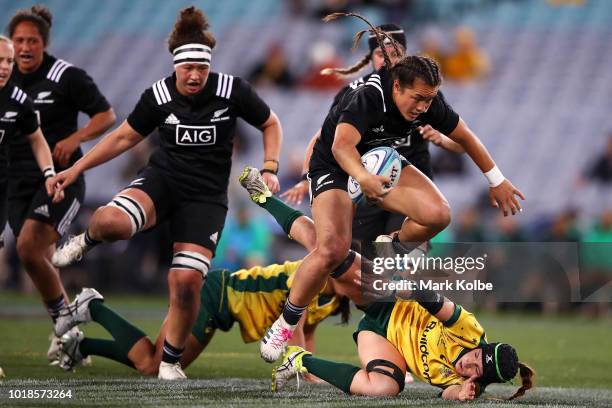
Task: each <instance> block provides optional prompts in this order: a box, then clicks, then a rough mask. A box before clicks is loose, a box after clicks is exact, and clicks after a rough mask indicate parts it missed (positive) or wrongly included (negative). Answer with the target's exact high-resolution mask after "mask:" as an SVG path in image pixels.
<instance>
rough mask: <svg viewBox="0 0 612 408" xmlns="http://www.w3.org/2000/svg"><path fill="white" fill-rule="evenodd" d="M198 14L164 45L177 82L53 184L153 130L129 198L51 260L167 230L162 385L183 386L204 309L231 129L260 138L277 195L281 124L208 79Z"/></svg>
mask: <svg viewBox="0 0 612 408" xmlns="http://www.w3.org/2000/svg"><path fill="white" fill-rule="evenodd" d="M207 29H208V21H207V19H206V17H205V16H204V14H203V13H202V11H200V10H199V9H197V8H195V7H188V8H185V9H183V10H181V11H180V15H179V18H178V20H177V22H176V23H175V26H174V29H173V31H172V33H171V34H170V37H169V39H168V49H169V51H170V53H171V54H172V57H173V62H174V68H175V72H174V73H173V74H172V75H170V76H168V77H166V78H163V79H160V80H159V81H157V82H155V83H154V84H153V86H152V87H151V88H149V89H147V90H146V91H145V92H144V93H143V94H142V96H141V98H140V101H139V102H138V104H137V105H136V107H135V108H134V110H133V111H132V113H131V114H130V115H129V117H128V119H127V120H126V121H125V122H123V123H122V124H121V126H119V127H118V128H117V129H115V130H114V131H113V132H111V133H110V134H109V135H107V136H106V137H105V138H104V140H102V141H101V142H100V143H98V144H97V145H96V146H95V147H94V148H93V149H92V150H91V151H89V152H88V153H87V154H86V155H85V156H84V157H83V158H82V159H81V160H79V161H78V162H77V163H75V164H74V166H72V167H71V168H70V169H68V170H66V171H64V172H62V173H60V174H58V175H57V183H58V184H59V186H58V190H60V191H61V190H62V189H64V188H66V187H68V186H70V185H71V184H72V183H73V182H74V181H75V180H76V179H77V178H78V177H79V175H80V174H82V173H83V172H84V171H86V170H87V169H90V168H92V167H95V166H98V165H100V164H102V163H105V162H107V161H109V160H111V159H113V158H114V157H116V156H118V155H120V154H121V153H123V152H125V151H126V150H128V149H130V148H131V147H132V146H134V145H136V144H137V143H139V142H140V141H142V140H143V139H144V138H145V137H146V136H147V135H149V134H150V133H151V132H153V131H154V130H155V129H158V131H159V134H160V140H161V142H160V147H159V148H158V149H157V150H156V151H155V152H154V153H153V154H152V156H151V159H150V161H149V164H148V166H147V167H146V168H145V169H143V170H142V171H141V172H140V173H139V174H138V178H137V179H135V180H134V181H133V182H132V183H131V184H130V185H129V186H128V187H127V188H126V189H125V190H123V191H121V192H120V193H119V194H117V195H116V196H115V197H114V198H113V200H112V202H111V203H109V204H108V205H107V206H104V207H101V208H99V209H98V210H97V211H96V212H95V213H94V215H93V217H92V219H91V221H90V225H89V227H88V228H87V230H86V231H85V233H83V234H81V235H79V236H77V237H75V238H73V239H71V240H70V241H68V242H67V243H66V244H65V245H64V246H63V247H62V248H60V249H59V250H58V251H57V252H56V253H55V254H54V256H53V262H54V264H55V265H67V264H70V263H72V262H74V261H76V260H78V259H80V258H81V257H82V255H83V254H84V253H85V252H86V251H87V250H89V249H90V248H92V247H94V246H95V245H97V244H99V243H100V242H102V241H105V242H109V241H116V240H125V239H129V238H130V237H132V236H133V235H134V234H135V233H137V232H139V231H143V230H146V229H149V228H152V227H154V226H155V225H157V224H158V223H161V222H163V221H165V220H168V221H169V222H170V230H171V237H172V241H173V252H174V255H173V259H172V265H171V267H170V271H169V273H168V286H169V292H170V293H169V297H170V307H169V310H168V318H167V330H166V333H165V340H164V341H163V355H162V361H161V363H160V366H159V378H162V379H182V378H185V374H184V373H183V371H182V369H181V365H180V359H181V356H182V353H183V350H184V348H185V344H186V342H187V339H188V337H189V334H190V332H191V329H192V327H193V325H194V323H195V321H196V319H197V315H198V310H199V307H200V291H201V288H202V284H203V280H204V279H205V278H206V275H207V273H208V269H209V267H210V260H211V259H212V257H213V256H214V253H215V248H216V246H217V242H218V241H219V239H220V235H221V231H222V229H223V225H224V223H225V217H226V214H227V186H228V178H229V174H230V170H231V164H232V150H233V137H234V133H235V132H234V131H235V127H236V120H237V119H238V118H239V117H241V118H243V119H244V120H246V121H247V122H248V123H249V124H251V125H252V126H255V127H257V128H259V129H260V130H261V132H262V134H263V146H264V165H263V168H264V170H263V171H264V172H265V174H264V179H265V182H266V184H267V185H268V186H269V187H270V190H272V192H277V191H278V190H279V184H278V178H277V177H276V173H277V171H278V159H279V154H280V145H281V139H282V130H281V125H280V121H279V120H278V117H277V116H276V114H274V112H272V111H271V110H270V108H269V107H268V105H267V104H266V103H265V102H264V101H263V100H262V99H261V98H260V97H259V96H258V95H257V93H255V91H254V90H253V89H252V88H251V86H250V85H249V84H248V83H247V82H246V81H244V80H242V79H241V78H238V77H234V76H232V75H228V74H222V73H217V72H211V71H210V64H211V58H212V50H213V48H214V46H215V39H214V37H213V35H212V34H211V33H210V32H209V31H207Z"/></svg>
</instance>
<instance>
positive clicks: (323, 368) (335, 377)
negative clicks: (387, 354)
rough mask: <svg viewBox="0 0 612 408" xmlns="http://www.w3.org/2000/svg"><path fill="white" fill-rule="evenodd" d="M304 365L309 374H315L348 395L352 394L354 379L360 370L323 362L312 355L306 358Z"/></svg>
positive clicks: (340, 364) (343, 364) (341, 364)
mask: <svg viewBox="0 0 612 408" xmlns="http://www.w3.org/2000/svg"><path fill="white" fill-rule="evenodd" d="M302 363H303V365H304V367H306V368H307V369H308V372H309V373H311V374H314V375H316V376H317V377H319V378H320V379H322V380H325V381H327V382H328V383H330V384H331V385H334V386H336V387H338V388H340V389H341V390H342V391H344V392H346V393H347V394H350V392H351V383H352V382H353V377H355V374H357V371H359V370H360V369H359V367H356V366H354V365H351V364H345V363H336V362H333V361H328V360H322V359H320V358H316V357H313V356H310V355H309V356H304V357H303V359H302Z"/></svg>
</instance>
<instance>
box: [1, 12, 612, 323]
mask: <svg viewBox="0 0 612 408" xmlns="http://www.w3.org/2000/svg"><path fill="white" fill-rule="evenodd" d="M37 3H41V4H45V5H47V6H48V7H49V8H50V9H51V11H52V12H53V15H54V21H53V28H52V32H51V43H50V46H49V50H48V51H49V52H50V53H52V54H53V55H55V56H57V57H59V58H62V59H65V60H67V61H69V62H71V63H73V64H75V65H77V66H79V67H81V68H83V69H85V70H86V71H87V72H88V73H89V74H90V75H91V76H92V77H93V78H94V80H95V81H96V83H97V84H98V86H99V87H100V89H101V91H102V93H103V94H105V95H106V97H107V98H108V100H109V101H110V103H111V104H112V106H113V108H114V109H115V112H116V113H117V116H118V123H119V122H120V121H122V120H124V119H125V118H126V116H127V115H128V114H129V112H130V111H131V109H132V108H133V106H134V105H135V103H136V101H137V100H138V98H139V96H140V94H141V92H142V91H143V90H144V89H146V88H147V87H149V86H150V85H151V84H152V83H153V82H155V81H156V80H158V79H160V78H162V77H164V76H167V75H169V74H170V73H171V72H172V70H173V67H172V63H171V62H172V61H171V58H170V55H169V53H168V51H167V47H166V42H165V41H166V37H167V35H168V34H169V32H170V31H171V28H172V25H173V23H174V20H175V18H176V16H177V13H178V10H179V9H180V8H182V7H184V6H187V5H190V4H195V5H197V6H198V7H200V8H202V9H203V10H204V12H205V13H206V14H207V16H208V17H209V21H210V22H211V31H212V32H213V33H214V35H215V36H216V38H217V47H216V48H215V50H214V52H213V65H212V69H213V70H214V71H218V72H224V73H230V74H232V75H236V76H241V77H243V78H246V79H248V80H249V81H251V83H252V84H253V85H254V86H255V87H256V88H257V89H258V91H259V92H260V95H261V96H262V97H263V98H264V100H266V102H267V103H268V104H269V105H270V106H271V108H272V109H273V110H274V111H275V112H276V113H277V114H278V116H279V117H280V119H281V122H282V125H283V129H284V143H283V150H282V156H281V157H282V159H281V167H280V169H281V170H280V174H279V176H280V180H281V190H282V191H284V190H286V189H288V188H290V187H291V186H293V185H294V184H295V183H296V182H298V181H299V179H300V175H301V166H302V158H303V154H304V150H305V147H306V145H307V143H308V141H309V140H310V138H311V137H312V135H313V134H314V132H315V131H316V130H317V129H318V128H319V127H320V126H321V124H322V123H323V119H324V118H325V115H326V113H327V111H328V109H329V107H330V105H331V101H332V99H333V96H334V94H335V93H336V92H337V91H338V90H339V89H340V88H341V87H342V86H343V85H344V84H345V81H344V80H343V79H339V78H334V77H321V76H320V75H319V74H318V72H319V70H320V69H321V68H323V67H329V66H349V65H352V64H353V63H354V62H356V61H357V60H359V59H361V56H362V55H363V54H364V53H366V52H367V44H366V42H365V41H362V46H361V48H359V49H358V50H356V51H354V52H352V51H351V41H352V36H353V34H354V33H355V32H357V31H359V30H361V29H363V28H364V27H363V25H362V24H361V23H360V22H357V21H356V20H355V21H353V20H352V19H342V20H338V21H335V22H332V23H328V24H325V23H323V22H322V21H321V18H322V17H323V16H325V15H326V14H328V13H329V12H333V11H348V10H350V11H355V12H358V13H361V14H362V15H364V16H366V17H367V18H368V19H369V20H370V21H372V22H373V23H374V24H376V25H378V24H383V23H396V24H400V25H402V26H403V27H404V28H405V30H406V33H407V37H408V47H407V48H408V52H409V53H425V54H427V55H430V56H432V57H434V58H436V59H437V60H438V62H439V63H440V64H441V66H442V69H443V74H444V77H445V83H444V84H443V87H442V89H443V91H444V94H445V96H446V99H447V100H448V101H449V102H450V103H451V105H452V106H453V107H454V109H455V110H456V111H457V112H459V113H460V115H461V116H462V117H463V119H464V120H465V121H466V122H467V123H468V125H469V126H470V127H471V128H472V129H473V130H474V132H475V133H476V134H477V135H478V136H479V137H480V138H481V139H482V141H483V142H484V144H485V145H486V146H487V147H488V149H489V151H490V152H491V153H492V155H493V157H494V158H495V160H496V162H497V164H498V166H499V167H500V168H501V169H502V171H503V172H504V174H505V175H506V176H507V177H508V178H509V179H510V180H512V182H513V183H514V184H515V185H516V186H517V187H518V188H519V189H520V190H521V191H522V192H523V193H524V194H525V196H526V197H527V201H526V202H525V203H524V209H525V210H524V212H523V213H522V214H521V215H520V216H518V217H509V218H503V217H501V216H500V215H499V211H497V210H494V209H492V208H490V206H489V204H488V198H487V191H488V190H487V182H486V180H485V179H484V177H483V176H482V175H481V174H480V171H479V170H478V169H477V168H476V166H475V165H474V164H473V163H472V162H471V160H470V159H469V157H467V156H457V155H453V154H450V153H447V152H444V151H442V150H440V149H439V148H437V147H435V146H430V152H431V154H432V158H433V166H434V174H435V182H436V184H437V185H438V187H439V188H440V189H441V191H442V192H443V193H444V194H445V196H446V197H447V199H448V201H449V203H450V205H451V208H452V211H453V221H452V223H451V226H450V227H449V228H448V229H447V230H446V231H444V232H443V233H442V234H440V236H438V237H437V240H438V241H442V242H454V241H457V242H459V241H465V242H470V241H492V242H496V241H501V242H509V241H512V242H514V241H547V242H558V241H564V242H565V241H570V242H577V243H582V244H583V245H584V244H585V243H606V242H607V243H611V242H612V114H611V112H612V68H611V67H612V2H611V1H608V0H360V1H358V0H311V1H307V0H285V1H279V0H250V1H242V0H224V1H212V0H210V1H153V0H130V1H124V0H105V1H104V2H100V1H96V0H80V1H69V0H51V1H40V2H32V1H21V0H17V1H16V0H0V10H2V13H1V14H0V27H2V30H3V31H4V30H5V27H6V24H7V23H8V20H9V19H10V17H11V16H12V14H13V13H14V12H15V11H16V10H17V9H19V8H23V7H29V6H31V5H33V4H37ZM369 70H370V68H369V67H368V68H366V69H364V70H363V71H362V72H361V73H360V74H359V75H362V74H366V73H367V72H369ZM359 75H358V76H359ZM237 132H238V133H237V140H238V143H236V149H235V153H234V172H233V174H234V176H233V178H232V180H231V183H230V186H231V192H230V195H231V196H230V213H229V215H228V219H227V223H226V228H225V230H224V234H223V237H222V241H221V243H220V246H219V249H218V254H217V257H216V258H215V260H214V262H213V265H214V266H216V267H224V268H229V269H231V270H235V269H239V268H241V267H245V266H251V265H255V264H262V263H271V262H281V261H283V260H285V259H297V258H299V257H302V256H303V255H304V251H303V250H301V249H300V248H299V247H298V246H297V245H295V244H292V243H291V242H290V241H289V240H288V239H287V237H285V235H284V234H283V232H282V230H281V229H280V228H279V227H278V226H277V225H276V224H275V222H274V220H273V219H272V218H271V217H269V216H268V215H267V213H265V212H264V211H262V210H261V209H259V208H257V207H256V206H254V205H253V204H251V203H250V202H249V201H248V197H247V195H246V193H245V192H244V191H243V190H242V189H241V187H240V186H239V185H238V183H237V181H236V177H237V176H238V174H239V173H240V171H241V169H242V168H243V166H244V165H247V164H249V165H255V166H259V165H261V163H262V160H263V158H262V149H261V140H260V139H261V137H260V134H259V133H258V132H257V131H256V130H254V129H252V128H250V127H249V126H247V125H245V124H241V125H239V126H238V130H237ZM92 145H93V144H91V143H89V144H87V145H85V146H84V147H85V149H88V148H90V147H91V146H92ZM155 145H156V141H155V136H152V137H149V138H148V139H147V140H146V142H144V143H141V144H140V145H138V147H137V148H135V149H133V150H131V151H130V152H128V153H126V154H124V155H123V156H121V157H119V158H117V159H115V160H113V161H112V162H110V163H107V164H105V165H103V166H101V167H99V168H97V169H94V170H92V171H90V172H88V173H87V175H86V178H87V183H88V184H87V194H86V203H85V206H84V207H82V209H81V211H80V213H79V215H78V217H77V219H76V220H75V222H74V223H73V225H72V228H71V230H72V231H71V232H72V233H78V232H81V231H82V230H83V229H84V227H85V226H86V225H87V222H88V220H89V218H90V216H91V213H92V211H93V210H95V208H97V207H98V206H100V205H104V204H106V203H107V202H108V201H109V199H110V198H111V197H112V196H113V195H114V194H115V193H116V192H117V191H119V190H120V189H121V188H122V187H124V186H125V185H127V184H128V183H129V181H131V179H133V177H134V175H135V174H136V172H137V171H138V170H139V169H140V168H141V167H142V166H144V165H145V164H146V161H147V158H148V155H149V154H150V151H151V149H154V148H155ZM300 209H301V210H303V211H304V212H305V213H307V214H309V213H310V211H309V209H308V206H307V205H306V204H302V206H301V207H300ZM6 236H7V248H6V249H4V250H2V251H0V289H2V290H5V289H8V290H15V291H31V290H32V289H31V288H30V286H31V284H30V282H29V279H28V278H27V276H26V275H25V273H24V272H23V271H22V270H21V266H20V265H19V261H18V259H17V256H16V254H15V252H14V242H13V241H12V238H11V234H10V231H8V230H7V232H6ZM610 248H612V246H611V245H607V246H606V245H604V246H603V247H599V253H598V255H597V256H595V257H594V258H595V260H592V264H590V266H589V268H590V269H589V271H591V272H592V276H591V275H589V276H590V278H589V279H591V280H592V282H594V283H592V285H593V288H594V290H601V291H603V292H600V295H601V294H603V296H604V297H603V299H608V302H609V301H610V299H611V291H612V289H611V287H612V276H611V275H610V273H611V271H612V251H610ZM170 260H171V246H170V242H169V240H168V237H167V232H166V228H165V226H164V225H162V226H160V227H158V228H156V229H155V230H154V231H152V232H149V233H145V234H139V235H138V236H137V237H135V238H134V239H132V240H131V241H129V242H118V243H115V244H112V245H101V246H99V247H97V248H96V249H94V250H93V251H92V252H91V253H90V254H88V256H87V258H86V259H85V260H84V261H83V262H81V263H79V264H77V265H76V266H74V267H71V268H67V269H66V270H64V271H62V276H63V280H64V282H65V283H66V287H67V288H70V289H69V290H73V291H74V290H76V288H80V287H81V286H95V287H97V288H99V289H101V290H103V291H107V290H108V291H116V292H132V291H142V292H147V293H150V292H155V293H163V292H165V291H166V289H165V288H166V273H167V268H168V266H169V263H170ZM537 284H538V283H534V285H537ZM540 284H541V283H540ZM531 290H533V288H531ZM600 299H601V298H600ZM536 308H538V309H539V310H540V309H542V310H544V309H546V308H545V307H541V305H539V306H536ZM568 309H571V307H564V306H560V307H555V308H553V310H554V311H556V310H568ZM605 309H606V310H607V307H605ZM601 312H602V310H601V309H598V311H597V313H598V314H599V313H601ZM604 313H605V311H604Z"/></svg>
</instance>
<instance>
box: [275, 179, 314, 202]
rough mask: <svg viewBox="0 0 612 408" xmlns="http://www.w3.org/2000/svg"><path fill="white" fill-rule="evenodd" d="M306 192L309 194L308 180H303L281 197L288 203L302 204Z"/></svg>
mask: <svg viewBox="0 0 612 408" xmlns="http://www.w3.org/2000/svg"><path fill="white" fill-rule="evenodd" d="M306 194H308V180H302V181H300V182H299V183H297V184H296V185H295V186H293V187H291V188H290V189H289V190H287V191H285V192H284V193H283V194H281V195H280V197H281V198H284V199H285V201H287V204H291V205H300V204H302V200H303V199H304V196H305V195H306Z"/></svg>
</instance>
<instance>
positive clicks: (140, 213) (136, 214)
mask: <svg viewBox="0 0 612 408" xmlns="http://www.w3.org/2000/svg"><path fill="white" fill-rule="evenodd" d="M107 205H108V206H111V207H115V208H118V209H120V210H121V211H123V212H124V213H126V214H127V216H128V218H129V219H130V223H131V224H132V235H134V234H135V233H137V232H138V231H141V230H142V229H143V228H144V227H145V225H146V224H147V214H146V212H145V210H144V208H142V205H140V203H139V202H138V201H136V200H134V199H133V198H132V197H129V196H126V195H118V196H115V198H113V200H112V201H111V202H110V203H108V204H107Z"/></svg>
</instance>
